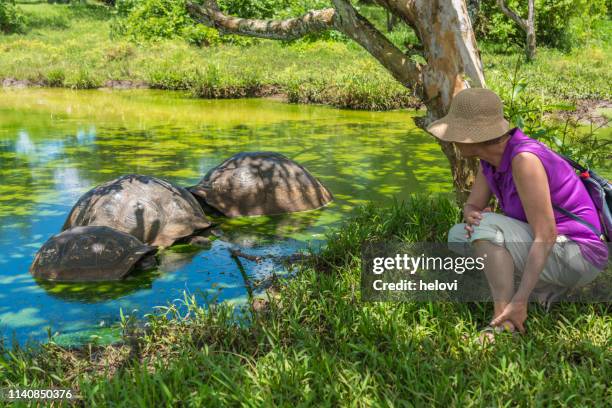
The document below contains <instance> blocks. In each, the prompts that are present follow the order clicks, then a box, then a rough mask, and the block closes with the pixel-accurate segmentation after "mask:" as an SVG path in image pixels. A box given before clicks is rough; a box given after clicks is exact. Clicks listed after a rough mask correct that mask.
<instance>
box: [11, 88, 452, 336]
mask: <svg viewBox="0 0 612 408" xmlns="http://www.w3.org/2000/svg"><path fill="white" fill-rule="evenodd" d="M414 114H415V113H414V112H409V111H398V112H387V113H373V112H356V111H345V110H337V109H331V108H326V107H314V106H299V105H289V104H284V103H282V102H277V101H273V100H263V99H258V100H215V101H210V100H194V99H190V98H188V97H186V96H185V95H183V94H181V93H173V92H163V91H150V90H146V91H145V90H139V91H114V92H111V91H102V90H96V91H70V90H52V89H25V90H4V91H1V92H0V333H1V334H2V335H4V336H5V337H6V338H8V339H11V338H13V339H15V340H17V341H18V342H20V343H23V342H25V341H26V340H28V339H38V340H41V339H42V340H44V339H46V338H47V336H48V333H49V332H50V333H52V334H55V335H56V336H57V337H56V338H57V339H58V341H63V342H67V343H74V342H80V341H84V340H88V339H89V336H90V335H91V334H92V333H97V335H100V336H101V337H103V336H104V333H112V330H111V329H110V328H112V327H113V326H115V327H116V323H117V321H118V318H119V310H120V309H122V310H123V311H124V313H128V314H136V315H143V314H145V313H150V312H152V311H153V310H154V307H155V306H158V305H162V306H163V305H167V304H168V303H169V302H172V301H173V300H175V299H178V298H182V296H183V293H184V292H185V291H187V292H188V293H195V294H199V295H201V296H208V297H209V299H210V298H216V299H218V300H225V301H229V302H236V303H241V302H245V301H246V300H247V290H246V288H245V281H244V279H243V274H242V273H241V271H240V265H238V264H237V263H236V261H235V260H234V259H233V258H232V257H231V256H230V254H229V251H228V249H229V248H236V249H241V250H243V252H247V253H250V254H281V255H282V254H291V253H294V252H295V251H297V250H300V249H305V248H308V247H309V246H310V247H314V248H315V249H316V248H317V247H318V246H320V245H321V244H322V243H323V240H324V234H325V232H326V231H327V230H328V229H329V227H330V226H334V225H337V224H338V222H339V221H341V220H342V219H343V218H345V217H346V216H347V215H349V214H350V213H351V211H353V210H354V208H355V206H356V205H358V204H360V203H364V202H366V201H368V200H374V201H381V202H390V201H391V200H392V199H393V198H394V197H395V198H397V199H399V200H401V199H402V198H405V197H406V196H407V195H408V194H410V193H413V192H423V191H429V192H444V191H449V190H450V188H451V184H450V172H449V170H448V168H447V167H448V166H447V162H446V159H445V158H444V156H443V155H442V153H441V152H440V150H439V147H438V145H437V144H436V143H435V142H434V141H433V140H432V138H431V137H429V136H427V135H426V134H424V133H423V132H422V131H421V130H419V129H417V128H416V127H415V125H414V122H413V120H412V116H413V115H414ZM258 150H271V151H277V152H280V153H282V154H284V155H286V156H287V157H289V158H291V159H293V160H295V161H297V162H298V163H300V164H302V165H304V166H305V167H306V168H307V169H309V170H310V171H311V172H312V173H313V174H314V175H315V176H317V177H318V178H319V179H320V180H321V181H322V182H323V183H324V184H325V185H326V186H327V187H328V188H329V189H330V190H331V191H332V192H333V193H334V195H335V201H334V202H333V203H332V204H331V205H329V206H327V207H325V208H323V209H320V210H316V211H311V212H307V213H300V214H291V215H285V216H277V217H248V218H236V219H231V220H227V219H223V220H218V221H221V225H220V227H219V228H221V230H222V233H223V236H224V238H223V239H218V240H215V241H214V242H213V244H212V247H211V248H210V249H203V250H201V251H197V252H180V251H174V250H165V251H163V252H162V253H161V255H160V260H161V264H160V266H159V268H157V269H156V270H154V271H150V272H147V273H139V274H137V275H135V276H133V277H130V278H128V279H127V280H126V281H123V282H116V283H104V284H86V285H84V284H50V283H44V282H37V281H35V280H34V279H33V278H32V277H31V275H30V274H29V272H28V269H29V266H30V264H31V262H32V259H33V257H34V255H35V253H36V251H37V250H38V249H39V248H40V246H41V245H42V244H43V243H44V242H45V241H46V240H47V239H48V238H49V237H50V236H52V235H53V234H56V233H58V232H59V231H60V229H61V227H62V224H63V223H64V220H65V218H66V216H67V214H68V213H69V211H70V209H71V207H72V205H73V204H74V203H75V202H76V201H77V199H78V198H79V197H80V196H81V194H83V193H84V192H86V191H87V190H89V189H90V188H92V187H94V186H96V185H98V184H101V183H103V182H105V181H108V180H111V179H113V178H115V177H118V176H120V175H123V174H130V173H139V174H147V175H153V176H157V177H160V178H164V179H167V180H170V181H172V182H175V183H177V184H179V185H184V186H187V185H193V184H195V183H196V182H197V181H198V180H199V179H200V178H201V177H202V176H203V175H204V174H205V173H206V171H207V170H208V169H210V168H212V167H214V166H215V165H217V164H219V163H220V162H221V161H223V160H224V159H225V158H227V157H230V156H231V155H233V154H235V153H237V152H241V151H258ZM241 263H242V267H243V269H244V271H245V272H246V274H247V275H248V276H249V277H250V278H251V279H262V278H265V277H266V276H269V275H270V274H271V273H272V272H276V273H281V272H282V270H283V268H282V266H280V265H277V264H275V263H273V262H271V261H268V262H262V263H259V264H258V263H255V262H250V261H247V260H243V261H242V262H241Z"/></svg>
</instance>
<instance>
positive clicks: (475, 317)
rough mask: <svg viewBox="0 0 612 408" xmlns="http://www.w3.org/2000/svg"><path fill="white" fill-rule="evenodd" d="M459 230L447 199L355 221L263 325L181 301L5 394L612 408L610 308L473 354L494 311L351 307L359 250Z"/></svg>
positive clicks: (286, 291) (148, 402)
mask: <svg viewBox="0 0 612 408" xmlns="http://www.w3.org/2000/svg"><path fill="white" fill-rule="evenodd" d="M458 217H459V210H458V209H456V208H455V206H454V205H453V203H452V202H451V201H449V200H448V199H446V198H442V197H433V198H431V197H425V196H413V197H412V198H411V199H410V200H408V201H407V202H405V203H402V204H396V205H394V206H391V207H386V208H381V207H380V206H376V205H368V206H365V207H362V208H360V209H359V210H358V211H357V213H356V214H355V216H354V217H353V218H352V219H351V220H349V221H347V222H346V223H345V224H344V225H343V226H342V227H341V228H340V229H339V230H338V231H336V232H334V233H332V234H331V235H330V236H329V237H328V241H327V242H328V243H329V244H328V246H327V247H326V248H325V249H323V251H322V252H321V253H320V254H318V255H317V256H316V257H315V260H314V261H313V262H312V263H311V264H308V265H305V266H304V267H303V268H302V269H301V271H300V272H299V273H298V274H297V275H296V276H295V277H294V278H293V279H290V280H288V281H285V282H283V283H282V287H281V288H280V290H279V294H278V295H276V296H272V295H270V298H269V299H270V301H269V304H268V307H267V308H266V309H265V310H264V311H263V312H258V313H254V314H251V313H246V314H243V315H242V317H236V315H235V314H234V313H233V312H232V310H231V309H230V308H229V307H228V306H224V305H213V306H212V307H211V308H210V309H207V310H206V309H203V308H200V307H198V305H197V304H196V302H195V298H193V297H186V298H185V300H184V301H183V302H182V304H176V305H172V306H170V307H168V308H166V309H164V310H160V312H159V313H157V314H155V315H153V316H150V317H149V319H148V322H147V328H146V330H144V331H142V330H138V329H134V330H131V329H130V327H132V328H134V327H136V326H131V325H130V324H127V323H126V324H125V325H124V328H125V332H126V334H127V337H126V339H125V343H124V344H123V345H120V346H114V347H91V348H85V349H81V350H66V349H62V348H61V347H58V346H56V345H53V344H48V345H45V346H43V347H42V350H40V351H38V352H34V351H26V350H17V351H9V350H8V349H5V350H4V352H3V353H2V356H3V357H2V360H0V374H1V376H2V378H3V379H2V383H1V385H2V386H16V385H21V386H28V387H32V388H34V387H48V386H51V385H54V386H65V387H68V386H70V387H78V388H79V390H80V393H81V394H82V395H83V396H84V398H85V400H86V403H87V405H93V404H97V405H102V406H142V407H145V406H165V405H169V404H173V405H178V404H182V405H186V406H198V405H206V406H219V405H247V406H271V405H278V406H290V405H291V406H293V405H297V406H304V405H317V406H319V405H321V406H391V405H398V406H425V405H427V406H429V405H432V404H435V405H450V406H474V405H477V406H500V405H507V404H511V405H516V406H549V405H571V406H605V405H606V403H609V402H611V401H612V394H611V390H610V387H609V383H608V380H609V378H610V374H612V356H611V354H610V340H609V339H610V336H611V335H612V325H611V323H612V321H611V320H612V318H611V316H610V314H609V310H608V308H607V306H606V305H602V304H594V305H578V304H567V305H560V306H557V307H556V308H554V309H553V311H552V312H551V313H549V314H546V313H544V312H543V311H542V310H541V309H537V308H533V310H531V311H530V317H529V323H528V330H529V333H528V334H527V335H526V336H524V337H522V338H514V337H512V336H510V335H502V336H500V337H499V338H498V342H497V343H496V344H495V345H494V346H488V347H482V346H478V345H477V344H476V343H475V342H474V340H475V338H476V336H477V333H478V331H477V329H478V327H480V326H482V325H484V324H486V322H488V319H489V318H490V312H491V310H490V307H489V305H485V304H451V303H365V302H362V301H361V300H360V295H359V290H358V287H359V271H360V254H359V248H360V245H361V243H362V242H364V241H368V240H381V239H382V240H385V239H386V240H389V239H401V240H407V241H409V240H421V241H423V240H436V241H440V240H444V238H445V231H447V230H448V228H449V227H450V226H451V225H452V224H453V223H454V222H456V220H457V219H458ZM465 335H467V338H464V336H465ZM11 353H12V354H11Z"/></svg>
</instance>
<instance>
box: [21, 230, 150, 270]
mask: <svg viewBox="0 0 612 408" xmlns="http://www.w3.org/2000/svg"><path fill="white" fill-rule="evenodd" d="M156 252H157V249H156V248H155V247H152V246H149V245H146V244H143V243H142V242H140V241H139V240H138V239H136V238H134V237H133V236H132V235H129V234H126V233H124V232H121V231H117V230H116V229H113V228H109V227H101V226H88V227H75V228H71V229H69V230H67V231H64V232H62V233H60V234H57V235H54V236H52V237H51V238H49V240H48V241H47V242H45V243H44V244H43V246H42V247H41V248H40V249H39V250H38V253H37V254H36V257H35V258H34V262H33V263H32V266H31V267H30V273H31V274H32V275H33V276H34V277H35V278H39V279H43V280H50V281H65V282H86V281H108V280H119V279H122V278H124V277H125V276H126V275H127V274H128V273H129V272H130V271H131V270H133V269H135V268H137V269H148V268H150V267H153V266H155V265H156V260H155V256H154V255H155V253H156Z"/></svg>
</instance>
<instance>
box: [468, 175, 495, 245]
mask: <svg viewBox="0 0 612 408" xmlns="http://www.w3.org/2000/svg"><path fill="white" fill-rule="evenodd" d="M490 199H491V190H490V189H489V185H488V184H487V179H486V178H485V176H484V174H482V167H481V166H479V167H478V173H477V174H476V179H475V180H474V184H473V185H472V191H470V195H469V196H468V199H467V201H466V202H465V204H464V206H463V218H464V219H465V223H466V226H465V230H466V231H467V234H468V236H469V235H471V234H472V232H474V228H473V227H472V225H479V224H480V220H481V219H482V210H483V209H484V208H485V206H486V205H487V204H488V203H489V200H490Z"/></svg>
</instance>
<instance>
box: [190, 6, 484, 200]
mask: <svg viewBox="0 0 612 408" xmlns="http://www.w3.org/2000/svg"><path fill="white" fill-rule="evenodd" d="M332 2H333V5H334V8H330V9H325V10H317V11H311V12H309V13H307V14H305V15H303V16H301V17H297V18H292V19H287V20H278V21H275V20H269V21H266V20H253V19H242V18H238V17H232V16H227V15H224V14H223V13H221V12H220V11H219V8H218V6H217V5H216V3H215V2H214V0H208V1H207V3H206V4H205V5H197V4H194V3H190V2H188V3H187V7H188V10H189V13H190V14H191V15H192V16H193V17H194V18H195V19H196V20H198V21H199V22H201V23H202V24H205V25H207V26H210V27H214V28H216V29H218V30H219V31H220V32H222V33H233V34H241V35H248V36H255V37H261V38H272V39H281V40H292V39H296V38H299V37H301V36H304V35H306V34H310V33H316V32H321V31H324V30H328V29H335V30H338V31H340V32H342V33H344V34H345V35H347V36H348V37H349V38H351V39H352V40H354V41H355V42H357V43H358V44H360V45H361V46H362V47H363V48H364V49H366V50H367V51H368V52H369V53H370V54H371V55H372V56H373V57H374V58H376V59H377V60H378V61H379V62H380V63H381V64H382V65H383V66H384V67H385V68H386V69H387V70H388V71H389V72H390V73H391V75H393V77H394V78H395V79H397V80H398V81H399V82H400V83H402V84H403V85H404V86H406V87H408V88H410V89H412V90H413V91H414V93H415V95H417V96H418V97H419V98H420V99H421V100H422V101H423V103H424V104H425V106H426V107H427V117H426V118H424V120H422V121H421V122H420V125H421V126H423V127H425V126H427V125H428V124H429V123H431V122H432V121H433V120H436V119H438V118H440V117H442V116H444V115H445V114H446V113H447V111H448V108H449V106H450V102H451V100H452V98H453V96H454V95H455V94H456V93H457V92H459V91H461V90H463V89H465V88H467V87H469V86H476V87H484V86H485V80H484V74H483V70H482V63H481V61H480V55H479V53H478V49H477V47H476V39H475V37H474V33H473V31H472V25H471V22H470V18H469V15H468V11H467V7H466V4H465V1H464V0H376V2H377V3H378V4H379V5H381V6H383V7H384V8H385V9H387V10H388V11H389V12H390V13H392V14H393V15H395V16H396V17H397V18H399V19H401V20H402V21H403V22H404V23H406V24H408V25H409V26H411V27H412V28H413V29H414V30H415V32H416V34H417V36H418V37H419V39H420V40H421V44H422V49H423V56H424V58H425V60H426V61H427V64H426V65H424V66H422V65H420V64H417V63H415V62H413V61H412V60H411V59H410V58H409V57H408V56H407V55H406V54H405V53H404V52H402V51H401V50H399V49H398V48H397V47H395V46H394V45H393V44H392V43H391V42H390V41H389V40H388V39H387V38H386V37H385V36H384V35H383V34H382V33H381V32H380V31H378V30H377V29H376V28H375V27H374V26H373V25H372V24H371V23H370V22H369V21H368V20H367V19H366V18H365V17H363V16H362V15H360V14H359V13H358V12H357V10H355V8H354V7H353V6H352V5H351V3H350V2H349V1H348V0H332ZM440 144H441V147H442V151H443V152H444V154H445V155H446V156H447V158H448V160H449V163H450V166H451V170H452V173H453V181H454V185H455V191H456V193H457V197H458V199H459V201H461V202H463V201H464V200H465V198H466V197H467V194H468V193H469V189H470V186H471V184H472V182H473V178H474V174H475V170H476V168H477V166H476V161H475V160H466V159H463V158H461V157H460V155H459V152H458V151H457V149H456V148H455V147H454V146H453V145H452V144H450V143H443V142H440Z"/></svg>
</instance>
